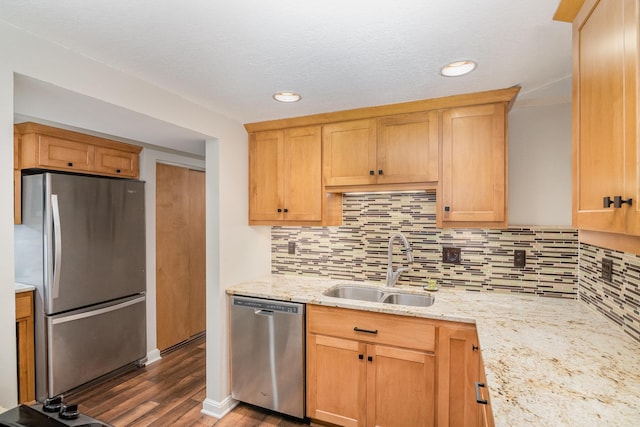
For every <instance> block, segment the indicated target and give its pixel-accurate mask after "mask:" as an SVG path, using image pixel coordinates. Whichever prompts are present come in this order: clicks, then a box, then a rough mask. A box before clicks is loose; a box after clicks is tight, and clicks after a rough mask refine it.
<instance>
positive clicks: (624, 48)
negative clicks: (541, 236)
mask: <svg viewBox="0 0 640 427" xmlns="http://www.w3.org/2000/svg"><path fill="white" fill-rule="evenodd" d="M639 3H640V2H639V1H638V0H586V1H585V2H584V4H583V5H582V8H581V9H580V10H579V11H578V12H577V15H576V16H575V18H574V19H573V101H574V118H573V123H574V128H573V134H574V147H573V149H574V153H573V173H574V179H573V182H574V188H573V199H574V200H573V206H574V209H573V223H574V226H576V227H577V228H578V229H580V230H593V231H603V232H608V233H620V234H624V235H627V236H619V238H617V240H622V239H629V235H631V236H640V204H639V202H640V172H639V170H638V167H639V165H640V150H639V149H638V144H639V143H638V138H639V137H640V131H639V126H640V121H639V120H638V99H639V95H638V90H639V85H638V73H639V66H638V62H639V59H638V56H639V55H638V49H639V44H640V43H639V31H638V27H639V25H640V24H639V20H640V17H639V14H640V6H639ZM556 18H557V17H556ZM634 241H635V242H636V245H637V242H639V241H638V240H634ZM632 246H633V244H632ZM622 249H625V248H622Z"/></svg>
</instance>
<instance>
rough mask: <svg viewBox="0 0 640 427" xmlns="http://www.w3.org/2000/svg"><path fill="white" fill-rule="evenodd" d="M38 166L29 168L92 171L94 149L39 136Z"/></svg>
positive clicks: (63, 140) (91, 146) (77, 143)
mask: <svg viewBox="0 0 640 427" xmlns="http://www.w3.org/2000/svg"><path fill="white" fill-rule="evenodd" d="M38 138H39V159H38V164H37V165H33V166H31V167H38V166H41V167H52V168H55V169H61V170H76V171H82V172H89V171H93V170H94V167H95V147H94V146H93V145H91V144H85V143H82V142H75V141H68V140H65V139H58V138H53V137H50V136H45V135H40V136H39V137H38Z"/></svg>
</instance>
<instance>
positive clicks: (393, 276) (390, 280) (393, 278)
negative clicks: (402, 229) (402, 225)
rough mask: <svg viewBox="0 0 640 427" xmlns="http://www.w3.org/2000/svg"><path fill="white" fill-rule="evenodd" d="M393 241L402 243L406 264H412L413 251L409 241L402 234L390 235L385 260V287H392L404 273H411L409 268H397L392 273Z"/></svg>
mask: <svg viewBox="0 0 640 427" xmlns="http://www.w3.org/2000/svg"><path fill="white" fill-rule="evenodd" d="M395 239H400V240H402V242H403V243H404V251H405V252H406V254H407V264H411V263H413V251H412V250H411V245H410V244H409V241H408V240H407V238H406V237H404V235H403V234H402V233H395V234H393V235H391V237H390V238H389V257H388V260H387V286H388V287H393V286H394V285H395V284H396V282H397V281H398V278H400V275H401V274H402V273H404V272H405V271H411V268H410V267H399V268H398V269H397V270H395V271H393V242H394V240H395Z"/></svg>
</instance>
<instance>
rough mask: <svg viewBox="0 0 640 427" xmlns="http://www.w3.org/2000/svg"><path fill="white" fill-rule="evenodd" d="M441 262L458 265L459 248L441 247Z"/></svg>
mask: <svg viewBox="0 0 640 427" xmlns="http://www.w3.org/2000/svg"><path fill="white" fill-rule="evenodd" d="M442 262H443V263H444V264H460V248H453V247H443V248H442Z"/></svg>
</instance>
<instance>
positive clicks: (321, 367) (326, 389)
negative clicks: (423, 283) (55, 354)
mask: <svg viewBox="0 0 640 427" xmlns="http://www.w3.org/2000/svg"><path fill="white" fill-rule="evenodd" d="M476 384H478V389H479V394H480V397H481V399H485V400H489V398H488V393H487V389H486V387H481V386H480V384H486V383H485V379H484V369H483V367H482V360H481V357H480V350H479V344H478V338H477V334H476V328H475V325H473V324H467V323H458V322H444V321H438V320H431V319H422V318H415V317H410V316H399V315H391V314H383V313H374V312H366V311H359V310H350V309H342V308H333V307H324V306H317V305H307V416H308V417H309V418H312V419H314V420H318V421H323V422H328V423H331V424H336V425H340V426H352V427H356V426H357V427H361V426H380V427H384V426H412V427H413V426H434V425H438V426H462V427H467V426H468V427H475V426H493V417H492V414H491V408H490V406H488V405H484V404H479V403H478V401H477V400H476Z"/></svg>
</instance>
